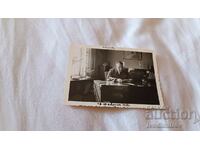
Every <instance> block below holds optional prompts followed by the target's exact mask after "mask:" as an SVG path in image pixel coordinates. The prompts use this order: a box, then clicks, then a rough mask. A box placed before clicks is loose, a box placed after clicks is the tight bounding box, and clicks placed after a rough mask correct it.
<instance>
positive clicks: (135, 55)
mask: <svg viewBox="0 0 200 150" xmlns="http://www.w3.org/2000/svg"><path fill="white" fill-rule="evenodd" d="M124 59H125V60H142V53H140V52H124Z"/></svg>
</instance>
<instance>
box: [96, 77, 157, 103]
mask: <svg viewBox="0 0 200 150" xmlns="http://www.w3.org/2000/svg"><path fill="white" fill-rule="evenodd" d="M94 94H95V97H96V100H97V101H99V102H111V103H132V104H159V100H158V94H157V90H156V87H154V86H151V87H147V86H142V85H140V86H139V85H134V84H131V83H122V84H119V83H112V82H108V81H101V80H94Z"/></svg>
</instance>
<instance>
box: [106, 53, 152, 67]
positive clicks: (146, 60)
mask: <svg viewBox="0 0 200 150" xmlns="http://www.w3.org/2000/svg"><path fill="white" fill-rule="evenodd" d="M107 61H109V62H110V64H111V66H114V65H115V62H117V61H122V62H124V64H125V67H127V68H130V69H148V67H150V66H152V65H153V61H152V55H151V54H150V53H142V60H126V59H124V52H122V51H119V52H116V51H108V52H107Z"/></svg>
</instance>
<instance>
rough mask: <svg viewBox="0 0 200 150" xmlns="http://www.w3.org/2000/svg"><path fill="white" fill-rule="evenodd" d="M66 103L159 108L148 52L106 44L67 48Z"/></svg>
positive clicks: (150, 58) (152, 68)
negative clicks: (68, 59) (67, 76)
mask: <svg viewBox="0 0 200 150" xmlns="http://www.w3.org/2000/svg"><path fill="white" fill-rule="evenodd" d="M70 58H71V60H70V63H69V64H70V66H69V69H70V70H69V78H68V82H67V85H66V86H67V88H66V89H67V91H66V94H67V96H66V97H67V100H66V104H69V105H70V104H71V105H86V106H105V107H128V108H129V107H130V108H162V107H163V100H162V97H161V90H160V86H159V80H158V79H157V72H156V71H157V70H156V69H155V62H154V61H155V56H154V54H153V53H152V52H151V51H148V50H138V49H120V48H119V49H118V48H113V47H111V48H109V47H80V48H78V47H76V48H74V49H73V50H71V55H70Z"/></svg>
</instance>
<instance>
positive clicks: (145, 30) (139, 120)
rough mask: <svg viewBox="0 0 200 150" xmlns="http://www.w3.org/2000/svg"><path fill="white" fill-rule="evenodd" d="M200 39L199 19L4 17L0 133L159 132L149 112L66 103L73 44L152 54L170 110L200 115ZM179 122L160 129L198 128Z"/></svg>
mask: <svg viewBox="0 0 200 150" xmlns="http://www.w3.org/2000/svg"><path fill="white" fill-rule="evenodd" d="M199 39H200V20H199V19H1V20H0V130H155V129H148V128H146V125H147V122H148V120H146V119H145V114H146V110H139V109H114V108H113V109H111V108H89V107H70V106H65V105H64V81H65V79H66V75H67V62H68V52H69V47H70V45H71V44H85V45H96V46H98V45H108V46H116V47H128V48H129V47H130V48H145V49H146V48H147V49H154V50H155V51H156V52H157V53H158V60H157V61H158V69H159V73H160V80H161V87H162V92H163V97H164V102H165V104H166V105H167V106H168V107H169V108H170V109H173V110H176V109H180V110H182V111H184V110H187V111H195V112H197V113H200V112H199V107H200V104H199V97H200V93H199V91H200V84H199V83H200V77H199V73H200V71H199V70H200V60H199V55H200V50H199V49H200V42H199ZM172 121H173V120H172ZM159 122H162V123H165V122H166V123H167V122H169V120H164V119H161V120H159ZM179 122H180V123H181V125H182V127H181V128H178V129H172V128H161V129H157V130H199V129H200V123H196V124H194V119H193V118H192V119H191V120H189V119H187V120H179Z"/></svg>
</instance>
